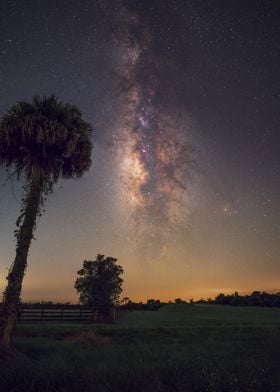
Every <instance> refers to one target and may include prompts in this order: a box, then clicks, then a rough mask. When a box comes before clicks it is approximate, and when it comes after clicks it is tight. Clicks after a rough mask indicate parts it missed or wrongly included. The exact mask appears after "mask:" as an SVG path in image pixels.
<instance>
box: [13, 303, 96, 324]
mask: <svg viewBox="0 0 280 392" xmlns="http://www.w3.org/2000/svg"><path fill="white" fill-rule="evenodd" d="M93 317H94V314H93V312H92V310H91V309H90V308H88V307H85V306H79V305H36V306H35V305H23V306H21V307H20V308H19V310H18V321H19V322H44V321H48V322H87V321H90V320H92V319H93Z"/></svg>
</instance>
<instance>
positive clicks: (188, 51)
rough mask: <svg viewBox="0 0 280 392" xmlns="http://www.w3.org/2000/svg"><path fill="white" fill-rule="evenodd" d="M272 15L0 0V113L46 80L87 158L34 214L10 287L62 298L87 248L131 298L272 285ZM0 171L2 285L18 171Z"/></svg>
mask: <svg viewBox="0 0 280 392" xmlns="http://www.w3.org/2000/svg"><path fill="white" fill-rule="evenodd" d="M279 20H280V3H279V1H277V0H275V1H269V0H263V1H257V0H255V1H249V0H244V1H241V0H235V1H233V0H228V1H224V0H221V1H218V0H211V1H207V0H166V1H165V0H130V1H119V0H111V1H109V0H107V1H106V0H105V1H101V0H96V1H94V0H91V1H90V0H80V1H76V0H59V1H54V0H48V1H47V0H32V1H20V0H2V1H1V2H0V91H1V102H0V115H3V114H4V113H5V112H6V111H7V110H8V109H9V108H10V107H11V106H12V105H13V104H14V103H15V102H17V101H19V100H30V99H31V97H32V96H33V95H35V94H39V95H49V94H52V93H54V94H55V95H56V96H57V97H58V98H60V99H61V100H63V101H66V102H70V103H72V104H74V105H77V106H78V107H79V108H80V110H81V111H82V113H83V115H84V118H85V119H86V120H87V121H89V122H90V123H91V124H92V126H93V128H94V134H93V142H94V151H93V164H92V168H91V169H90V171H89V172H88V173H87V174H86V175H84V177H83V178H82V179H81V180H79V181H61V182H60V183H59V184H58V185H57V186H56V188H55V190H54V194H53V195H51V196H50V197H49V199H48V202H47V203H46V212H45V213H44V215H43V216H42V217H41V218H40V220H39V222H38V228H37V230H36V233H35V237H36V241H33V243H32V245H31V250H30V254H29V266H28V270H27V274H26V276H25V280H24V289H23V299H25V300H42V299H43V300H59V301H72V302H76V301H77V295H76V293H75V290H74V287H73V286H74V281H75V279H76V272H77V270H78V269H80V268H81V265H82V261H83V260H84V259H94V258H95V256H96V255H97V253H102V254H105V255H106V256H113V257H116V258H118V261H119V263H120V264H121V265H122V266H123V268H124V271H125V275H124V279H125V284H124V289H125V290H124V293H123V295H126V296H129V297H130V298H132V299H135V300H146V299H147V298H160V299H162V300H168V299H174V298H176V297H181V298H185V299H186V298H190V297H193V298H200V297H204V298H207V297H209V296H212V297H213V296H215V295H216V294H218V293H219V292H224V293H227V292H233V291H235V290H237V291H239V292H241V293H246V292H250V291H252V290H267V291H269V290H277V291H280V246H279V244H280V229H279V222H280V209H279V200H280V179H279V175H280V156H279V151H280V132H279V124H280V110H279V104H280V76H279V67H280V24H279ZM5 178H6V174H5V172H4V170H2V171H1V172H0V180H1V192H0V250H1V251H0V286H1V291H2V289H3V288H4V285H5V276H6V275H7V270H8V267H9V265H10V264H11V263H12V261H13V258H14V254H15V242H14V240H13V230H14V229H15V221H16V219H17V216H18V215H19V210H20V205H19V200H20V197H21V185H22V184H21V183H17V181H16V180H13V181H8V182H7V183H5ZM2 184H5V185H4V186H2Z"/></svg>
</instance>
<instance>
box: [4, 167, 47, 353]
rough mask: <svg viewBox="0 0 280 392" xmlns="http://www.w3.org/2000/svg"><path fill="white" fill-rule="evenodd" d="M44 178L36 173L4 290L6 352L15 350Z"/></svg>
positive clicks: (27, 198) (31, 184)
mask: <svg viewBox="0 0 280 392" xmlns="http://www.w3.org/2000/svg"><path fill="white" fill-rule="evenodd" d="M42 189H43V179H42V177H41V176H40V174H34V176H33V179H32V181H31V183H30V188H29V192H28V195H27V197H26V202H25V211H24V220H23V223H22V225H21V226H20V228H19V232H18V236H17V247H16V257H15V261H14V263H13V264H12V266H11V268H10V272H9V274H8V277H7V280H8V284H7V287H6V290H5V292H4V300H3V305H2V317H1V325H0V348H1V349H2V350H3V351H4V352H6V353H9V352H10V353H12V352H13V351H15V349H14V345H13V342H12V336H13V332H14V329H15V324H16V319H17V311H18V304H19V300H20V294H21V287H22V281H23V277H24V272H25V269H26V266H27V255H28V251H29V247H30V243H31V240H32V238H33V231H34V229H35V224H36V216H37V213H38V211H39V206H40V201H41V195H42Z"/></svg>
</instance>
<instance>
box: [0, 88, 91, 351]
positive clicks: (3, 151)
mask: <svg viewBox="0 0 280 392" xmlns="http://www.w3.org/2000/svg"><path fill="white" fill-rule="evenodd" d="M91 132H92V128H91V126H90V125H89V124H88V123H86V122H85V121H84V120H83V119H82V116H81V112H80V111H79V110H78V109H77V108H76V107H75V106H72V105H69V104H64V103H62V102H60V101H59V100H57V99H56V97H55V96H53V95H52V96H50V97H43V98H40V97H38V96H35V97H34V98H33V100H32V102H31V103H27V102H19V103H17V104H16V105H14V106H13V107H12V108H11V109H10V110H9V111H8V112H7V114H6V115H4V116H3V117H2V119H1V122H0V166H3V167H5V168H7V169H8V168H12V170H13V175H16V176H17V179H19V178H21V177H22V178H23V179H24V187H23V189H24V196H23V198H22V209H21V214H20V216H19V218H18V220H17V230H16V231H15V236H16V256H15V260H14V263H13V264H12V266H11V267H10V271H9V273H8V277H7V281H8V283H7V287H6V290H5V292H4V295H3V303H2V315H1V320H0V347H1V348H2V350H4V351H5V352H13V351H14V350H15V349H14V345H13V341H12V336H13V330H14V327H15V323H16V318H17V310H18V304H19V300H20V294H21V287H22V281H23V277H24V273H25V269H26V266H27V255H28V251H29V247H30V243H31V240H32V238H33V233H34V230H35V227H36V217H37V216H38V215H39V214H40V212H41V208H42V205H43V202H44V200H45V197H46V195H47V194H49V193H51V192H52V189H53V185H54V184H55V183H56V182H57V181H58V179H59V178H60V177H61V178H80V177H81V176H82V175H83V173H84V172H85V171H87V170H88V169H89V167H90V165H91V151H92V143H91V140H90V135H91Z"/></svg>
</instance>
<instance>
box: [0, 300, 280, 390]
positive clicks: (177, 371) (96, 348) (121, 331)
mask: <svg viewBox="0 0 280 392" xmlns="http://www.w3.org/2000/svg"><path fill="white" fill-rule="evenodd" d="M16 336H17V337H16V341H17V345H18V348H19V350H20V351H21V352H22V353H25V354H26V355H22V356H20V357H18V358H17V359H16V361H15V362H13V363H10V364H9V365H8V366H6V367H5V368H3V366H2V367H1V368H0V390H1V392H2V391H3V392H8V391H14V392H17V391H28V392H34V391H42V392H43V391H44V392H45V391H51V392H62V391H64V392H68V391H69V392H71V391H73V392H74V391H77V392H78V391H79V392H80V391H81V392H83V391H84V392H85V391H94V392H107V391H108V392H109V391H110V392H113V391H114V392H117V391H122V392H126V391H127V392H140V391H141V392H142V391H143V392H158V391H170V392H176V391H182V392H188V391H198V392H200V391H202V392H203V391H215V392H216V391H217V392H219V391H224V392H237V391H244V392H245V391H246V392H247V391H248V392H250V391H252V392H257V391H260V392H265V391H272V392H273V391H280V309H272V308H248V307H243V308H240V307H239V308H238V307H227V306H219V305H204V306H203V305H184V304H182V305H181V304H180V305H167V306H164V307H163V308H161V309H160V310H158V311H155V312H145V311H143V312H141V311H137V312H131V313H126V314H125V315H123V316H122V317H120V318H119V319H118V321H117V322H116V323H115V324H113V325H94V326H90V325H78V324H76V325H65V324H60V325H44V324H42V325H39V324H37V325H27V324H26V325H19V326H18V328H17V334H16Z"/></svg>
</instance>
